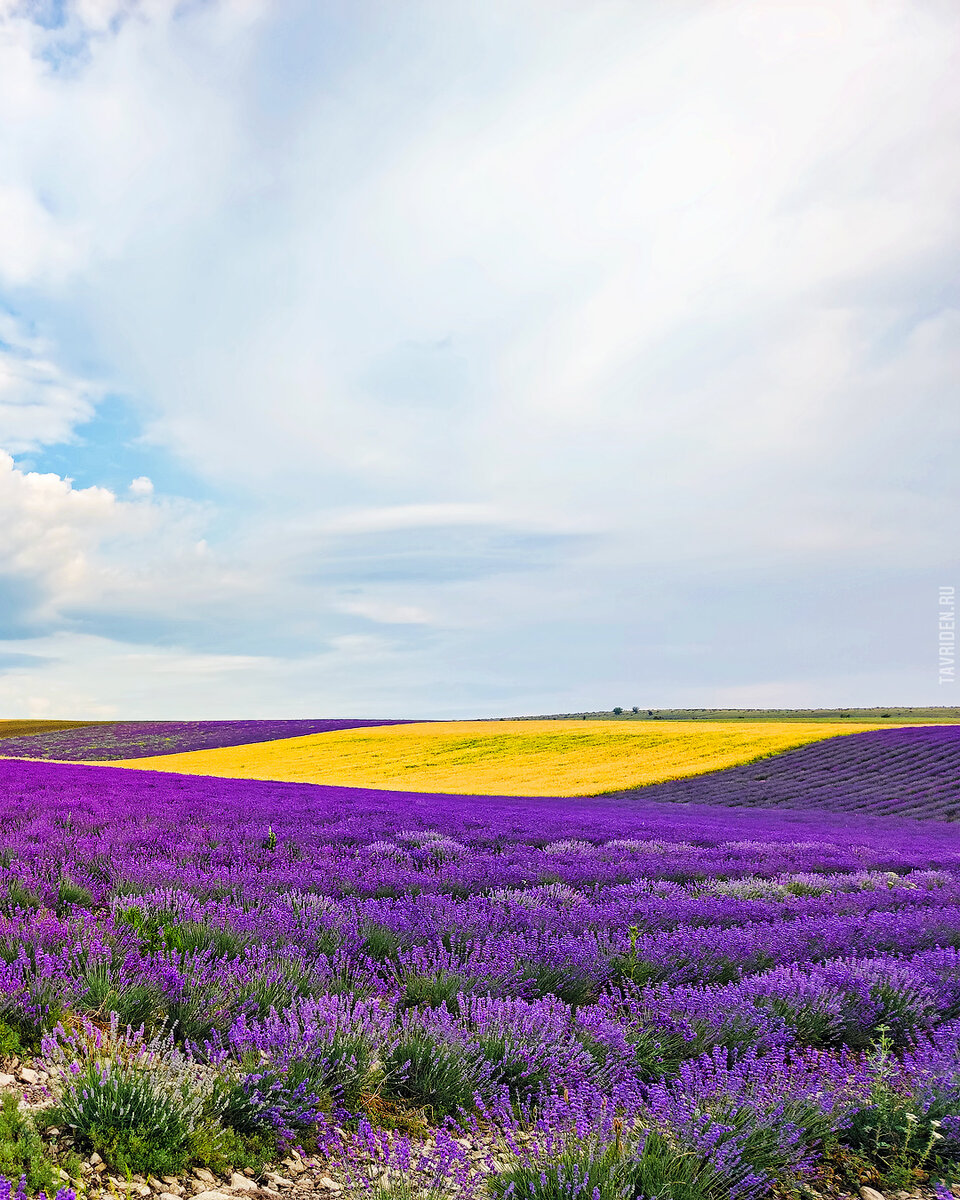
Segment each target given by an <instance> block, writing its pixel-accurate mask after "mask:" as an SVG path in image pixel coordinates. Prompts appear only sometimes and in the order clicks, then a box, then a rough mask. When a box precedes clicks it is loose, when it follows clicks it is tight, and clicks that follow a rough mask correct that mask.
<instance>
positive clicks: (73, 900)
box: [55, 876, 96, 916]
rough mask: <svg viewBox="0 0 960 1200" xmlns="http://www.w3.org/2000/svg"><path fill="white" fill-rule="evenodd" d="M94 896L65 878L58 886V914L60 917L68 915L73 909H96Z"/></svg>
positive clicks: (56, 906)
mask: <svg viewBox="0 0 960 1200" xmlns="http://www.w3.org/2000/svg"><path fill="white" fill-rule="evenodd" d="M95 907H96V902H95V900H94V898H93V894H92V893H91V892H90V891H88V890H87V888H85V887H81V886H80V884H79V883H74V882H73V880H72V879H68V878H67V876H64V877H63V878H62V879H61V880H60V883H59V884H58V886H57V901H56V905H55V908H56V912H57V915H58V916H63V915H64V914H66V913H68V912H69V911H70V909H71V908H95Z"/></svg>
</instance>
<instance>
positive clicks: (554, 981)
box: [523, 962, 597, 1008]
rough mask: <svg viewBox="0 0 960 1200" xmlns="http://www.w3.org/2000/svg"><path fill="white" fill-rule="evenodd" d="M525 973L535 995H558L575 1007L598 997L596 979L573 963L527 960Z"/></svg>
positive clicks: (590, 1002)
mask: <svg viewBox="0 0 960 1200" xmlns="http://www.w3.org/2000/svg"><path fill="white" fill-rule="evenodd" d="M523 974H524V978H525V980H526V983H527V986H528V987H529V988H530V991H531V994H532V995H534V996H538V997H539V996H556V997H557V998H558V999H559V1000H562V1001H563V1002H564V1004H569V1005H571V1006H572V1007H573V1008H577V1007H578V1006H579V1005H582V1004H593V1003H594V1002H595V1001H596V999H597V983H596V980H594V979H593V978H592V977H591V976H590V975H589V974H588V973H587V972H586V971H583V970H581V969H580V968H578V967H576V966H574V965H573V964H572V963H569V964H565V965H555V964H553V963H546V962H527V963H524V964H523Z"/></svg>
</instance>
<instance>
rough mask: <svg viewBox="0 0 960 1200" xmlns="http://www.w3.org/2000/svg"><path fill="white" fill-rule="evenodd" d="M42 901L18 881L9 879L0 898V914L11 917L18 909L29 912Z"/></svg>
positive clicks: (38, 906) (39, 905) (36, 907)
mask: <svg viewBox="0 0 960 1200" xmlns="http://www.w3.org/2000/svg"><path fill="white" fill-rule="evenodd" d="M42 904H43V901H42V900H41V899H40V897H39V896H38V895H37V893H36V892H33V891H30V889H29V888H26V887H24V885H23V884H22V883H21V882H20V880H19V879H11V880H10V881H9V882H8V883H7V890H6V894H5V895H3V896H0V912H4V913H6V914H7V916H12V915H13V913H15V912H16V911H17V910H18V909H23V910H26V911H30V910H31V909H38V908H40V907H41V905H42Z"/></svg>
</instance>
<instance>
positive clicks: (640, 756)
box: [112, 720, 879, 796]
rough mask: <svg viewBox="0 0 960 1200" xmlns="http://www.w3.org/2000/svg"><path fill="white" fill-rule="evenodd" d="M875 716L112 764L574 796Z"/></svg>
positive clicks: (562, 724)
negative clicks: (850, 719)
mask: <svg viewBox="0 0 960 1200" xmlns="http://www.w3.org/2000/svg"><path fill="white" fill-rule="evenodd" d="M878 727H879V726H878V725H877V724H876V723H867V722H862V723H853V722H849V721H844V722H842V723H841V722H829V721H810V722H801V721H784V722H779V721H710V722H704V723H702V724H701V723H699V722H696V721H656V722H649V723H648V722H639V721H638V722H632V721H570V720H567V721H436V722H429V723H427V722H425V723H423V724H412V725H387V726H378V727H374V728H366V729H345V730H337V731H336V732H331V733H314V734H309V735H307V736H306V737H295V738H284V739H283V740H282V741H276V742H258V743H256V744H253V745H248V746H229V747H224V748H222V749H215V750H195V751H192V752H190V753H184V754H166V755H160V756H157V757H153V758H137V759H127V760H125V761H122V762H116V763H114V764H112V765H114V766H117V767H125V768H132V769H134V770H144V769H146V770H154V771H177V772H180V773H183V774H188V775H219V776H227V777H232V778H237V779H276V780H286V781H291V782H297V783H327V784H338V785H341V786H347V787H364V788H385V789H390V790H396V791H406V792H452V793H467V794H470V793H473V794H477V795H508V796H582V795H591V794H595V793H599V792H612V791H618V790H620V789H621V788H630V787H639V786H641V785H643V784H647V783H660V782H662V781H663V780H665V779H679V778H682V777H684V776H687V775H701V774H703V773H704V772H706V771H716V770H719V769H720V768H722V767H733V766H736V765H737V764H739V763H745V762H750V761H752V760H753V759H755V758H760V757H763V756H764V755H769V754H778V753H780V752H782V751H784V750H790V749H793V748H794V747H796V746H803V745H805V744H806V743H808V742H815V741H820V740H822V739H824V738H829V737H834V736H836V735H838V734H847V733H859V732H862V731H864V730H867V729H876V728H878Z"/></svg>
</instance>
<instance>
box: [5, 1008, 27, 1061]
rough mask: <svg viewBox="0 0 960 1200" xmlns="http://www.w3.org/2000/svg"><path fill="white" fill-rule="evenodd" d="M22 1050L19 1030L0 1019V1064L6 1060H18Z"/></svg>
mask: <svg viewBox="0 0 960 1200" xmlns="http://www.w3.org/2000/svg"><path fill="white" fill-rule="evenodd" d="M23 1049H24V1047H23V1042H22V1041H21V1039H20V1030H19V1029H18V1028H17V1027H16V1026H15V1025H12V1024H11V1023H10V1022H9V1021H8V1020H7V1019H6V1018H5V1017H0V1063H2V1062H4V1061H5V1060H6V1059H8V1058H19V1057H20V1055H21V1054H22V1053H23Z"/></svg>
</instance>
